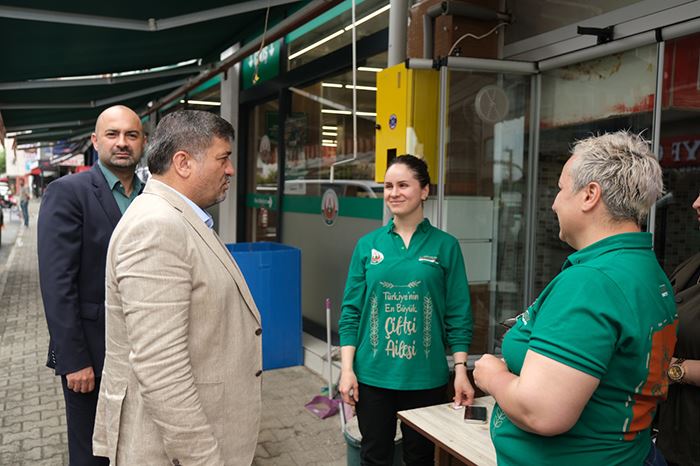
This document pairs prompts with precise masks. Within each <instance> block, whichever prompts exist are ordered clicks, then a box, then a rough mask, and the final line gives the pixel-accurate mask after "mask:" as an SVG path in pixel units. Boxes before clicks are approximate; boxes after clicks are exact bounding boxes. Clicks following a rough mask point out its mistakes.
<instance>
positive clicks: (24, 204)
mask: <svg viewBox="0 0 700 466" xmlns="http://www.w3.org/2000/svg"><path fill="white" fill-rule="evenodd" d="M19 208H20V209H22V219H23V220H24V226H25V227H28V226H29V201H20V202H19Z"/></svg>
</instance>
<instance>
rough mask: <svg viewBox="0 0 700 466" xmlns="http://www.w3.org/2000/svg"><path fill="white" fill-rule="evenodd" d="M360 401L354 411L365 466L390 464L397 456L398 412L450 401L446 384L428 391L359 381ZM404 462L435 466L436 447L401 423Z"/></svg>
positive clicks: (409, 465) (385, 465) (409, 464)
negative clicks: (384, 386) (360, 437)
mask: <svg viewBox="0 0 700 466" xmlns="http://www.w3.org/2000/svg"><path fill="white" fill-rule="evenodd" d="M359 388H360V401H358V402H357V406H356V407H355V410H356V412H357V421H358V424H359V426H360V433H361V434H362V443H361V444H360V458H361V460H362V466H391V465H392V464H393V457H394V436H395V435H396V413H397V412H398V411H403V410H405V409H414V408H421V407H424V406H431V405H435V404H439V403H444V402H446V401H447V392H446V390H447V387H446V386H445V385H443V386H442V387H438V388H431V389H428V390H389V389H386V388H378V387H372V386H370V385H365V384H362V383H361V384H359ZM401 434H402V435H403V442H402V444H403V461H404V463H405V464H406V466H428V465H430V466H432V465H433V464H434V457H435V446H434V445H433V443H432V442H431V441H430V440H428V439H426V438H425V437H423V436H422V435H421V434H419V433H418V432H416V431H415V430H413V429H411V428H410V427H408V426H406V425H404V424H403V423H401Z"/></svg>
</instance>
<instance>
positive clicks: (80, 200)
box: [38, 165, 121, 377]
mask: <svg viewBox="0 0 700 466" xmlns="http://www.w3.org/2000/svg"><path fill="white" fill-rule="evenodd" d="M120 218H121V212H120V211H119V206H118V205H117V202H116V201H115V200H114V196H113V195H112V192H111V191H110V189H109V186H108V185H107V180H105V177H104V175H103V174H102V172H101V171H100V168H99V167H98V166H97V165H95V166H93V167H92V169H91V170H89V171H86V172H82V173H78V174H74V175H69V176H64V177H63V178H59V179H58V180H56V181H54V182H52V183H51V184H49V186H48V188H47V189H46V192H45V193H44V196H43V198H42V201H41V208H40V210H39V222H38V253H39V281H40V285H41V295H42V298H43V300H44V311H45V313H46V321H47V323H48V326H49V334H50V337H51V339H50V342H49V356H48V361H47V363H46V365H47V366H49V367H51V368H53V369H55V370H56V374H57V375H64V374H68V373H71V372H75V371H77V370H80V369H83V368H85V367H88V366H92V367H93V369H94V371H95V376H96V377H100V375H101V374H102V366H103V363H104V356H105V313H104V302H105V260H106V257H107V247H108V246H109V239H110V237H111V236H112V231H113V230H114V227H115V226H116V225H117V222H119V219H120Z"/></svg>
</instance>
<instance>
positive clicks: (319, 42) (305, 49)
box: [288, 4, 391, 69]
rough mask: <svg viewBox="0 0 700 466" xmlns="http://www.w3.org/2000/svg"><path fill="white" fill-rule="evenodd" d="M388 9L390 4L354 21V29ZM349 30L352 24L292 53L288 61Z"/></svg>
mask: <svg viewBox="0 0 700 466" xmlns="http://www.w3.org/2000/svg"><path fill="white" fill-rule="evenodd" d="M389 8H391V4H389V5H385V6H383V7H382V8H380V9H378V10H376V11H373V12H372V13H370V14H368V15H367V16H365V17H363V18H360V19H358V20H357V21H355V27H357V26H359V25H360V24H362V23H364V22H365V21H369V20H370V19H372V18H374V17H375V16H379V15H380V14H382V13H384V12H385V11H389ZM351 29H352V24H350V25H349V26H345V27H344V28H343V29H340V30H339V31H336V32H334V33H333V34H331V35H329V36H326V37H324V38H323V39H321V40H319V41H317V42H314V43H313V44H311V45H309V46H308V47H305V48H303V49H301V50H299V51H298V52H294V53H293V54H291V55H290V56H289V58H288V60H290V61H291V60H294V59H295V58H296V57H299V56H301V55H303V54H305V53H306V52H308V51H309V50H313V49H315V48H316V47H318V46H319V45H323V44H325V43H326V42H328V41H329V40H331V39H335V38H336V37H338V36H339V35H341V34H343V33H345V32H346V31H349V30H351ZM358 69H359V68H358Z"/></svg>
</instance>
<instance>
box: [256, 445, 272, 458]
mask: <svg viewBox="0 0 700 466" xmlns="http://www.w3.org/2000/svg"><path fill="white" fill-rule="evenodd" d="M255 457H256V458H270V453H268V452H267V450H266V449H265V447H264V446H263V445H262V444H261V443H259V442H258V444H257V445H256V446H255Z"/></svg>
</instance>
